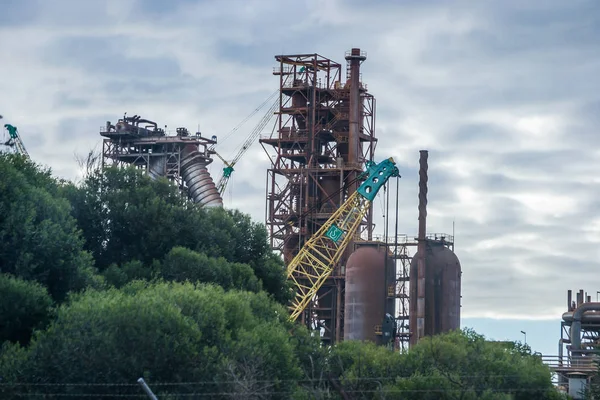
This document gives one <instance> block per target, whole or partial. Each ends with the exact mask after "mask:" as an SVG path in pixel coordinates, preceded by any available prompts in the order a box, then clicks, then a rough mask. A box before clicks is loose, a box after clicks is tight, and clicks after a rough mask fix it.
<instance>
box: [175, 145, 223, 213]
mask: <svg viewBox="0 0 600 400" xmlns="http://www.w3.org/2000/svg"><path fill="white" fill-rule="evenodd" d="M209 162H210V159H209V158H207V157H205V156H203V155H202V154H201V153H200V152H199V151H198V149H197V148H196V146H194V145H190V146H186V147H185V148H184V149H183V155H182V162H181V177H182V178H183V181H184V182H185V183H186V185H187V187H188V192H189V195H190V197H191V198H192V200H193V201H194V203H199V204H201V205H202V206H204V207H223V199H222V198H221V195H220V194H219V191H218V190H217V186H216V185H215V182H214V181H213V179H212V177H211V176H210V173H209V172H208V169H207V168H206V166H207V165H208V163H209Z"/></svg>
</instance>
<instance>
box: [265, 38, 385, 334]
mask: <svg viewBox="0 0 600 400" xmlns="http://www.w3.org/2000/svg"><path fill="white" fill-rule="evenodd" d="M275 60H276V61H277V62H278V63H279V65H278V66H277V67H275V68H274V70H273V74H274V75H276V76H278V77H279V88H280V91H279V110H278V112H277V113H276V114H277V119H278V121H277V134H276V135H275V134H274V135H272V136H271V137H264V138H261V139H260V142H261V145H262V146H263V148H264V149H265V151H266V152H267V154H268V155H269V156H270V157H271V163H272V165H271V168H269V169H268V171H267V193H266V226H267V229H268V230H269V236H270V240H271V246H272V248H273V249H275V250H279V251H281V252H282V254H283V257H284V260H285V262H286V265H287V264H289V263H290V261H291V260H292V259H293V258H294V256H295V255H296V254H297V253H298V251H299V250H300V249H301V248H302V246H303V245H304V244H305V243H306V241H307V240H308V239H309V238H310V237H311V236H312V235H313V234H314V233H315V232H317V231H318V230H319V228H320V227H321V226H322V225H323V224H324V223H325V222H326V221H327V220H328V219H329V217H331V215H332V214H333V213H335V212H336V210H337V209H338V208H339V207H340V205H341V204H343V202H344V201H345V200H346V199H348V197H349V196H350V195H351V194H352V193H354V192H355V191H356V189H357V188H358V186H359V185H360V183H361V182H362V180H363V179H364V177H363V176H361V172H362V171H363V170H364V166H365V164H366V162H367V161H373V154H374V151H375V145H376V139H375V98H374V97H373V96H372V95H370V94H369V93H368V92H367V87H366V85H364V84H363V83H362V82H361V75H360V65H361V63H362V62H363V61H364V60H366V54H365V53H364V52H361V51H360V49H352V50H351V51H349V52H347V53H346V61H347V66H346V76H345V80H344V81H342V73H343V69H342V65H341V64H339V63H336V62H334V61H332V60H330V59H328V58H325V57H322V56H320V55H318V54H297V55H281V56H276V57H275ZM371 214H372V213H371V209H370V208H369V210H368V211H367V213H366V214H365V216H364V217H363V218H362V220H361V221H360V226H359V232H360V236H361V237H364V238H365V239H371V236H372V230H373V224H372V215H371ZM351 248H353V246H351V245H349V246H348V249H351ZM349 252H350V250H348V251H347V252H346V253H345V254H344V255H343V256H342V257H341V259H340V261H339V262H338V263H337V264H336V265H335V266H334V270H333V273H332V274H331V275H330V276H329V277H328V278H327V279H326V281H325V282H324V283H323V285H322V286H321V288H320V289H319V290H318V292H317V294H316V296H315V298H314V299H313V301H311V302H310V304H309V305H308V307H307V308H306V309H305V311H304V312H303V313H302V314H301V315H300V316H299V319H300V320H302V321H303V322H304V323H305V324H307V325H308V326H309V327H311V328H313V329H318V330H320V331H321V334H322V339H323V341H324V342H325V343H333V342H336V341H339V340H341V339H343V336H344V334H343V329H344V327H343V320H344V318H343V310H344V304H343V301H344V293H343V292H344V285H345V264H346V260H347V259H348V256H349ZM299 279H302V278H301V277H299Z"/></svg>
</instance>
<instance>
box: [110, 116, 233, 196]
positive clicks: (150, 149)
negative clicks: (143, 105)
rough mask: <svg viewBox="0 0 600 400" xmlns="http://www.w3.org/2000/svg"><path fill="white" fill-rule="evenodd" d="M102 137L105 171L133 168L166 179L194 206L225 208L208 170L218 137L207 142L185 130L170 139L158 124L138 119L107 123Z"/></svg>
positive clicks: (198, 135) (127, 118)
mask: <svg viewBox="0 0 600 400" xmlns="http://www.w3.org/2000/svg"><path fill="white" fill-rule="evenodd" d="M140 124H145V125H144V126H141V125H140ZM100 135H101V136H103V137H104V139H103V141H102V168H106V167H111V166H112V167H124V166H133V167H135V168H137V169H141V170H143V171H145V172H146V173H147V174H148V175H149V176H150V177H151V178H153V179H157V178H159V177H165V178H167V179H168V180H169V181H171V182H173V183H174V184H175V185H177V187H178V188H179V189H180V190H181V191H182V192H183V193H184V194H185V195H187V196H188V197H189V198H190V199H191V200H192V201H194V202H195V203H198V204H200V205H203V206H205V207H220V206H222V205H223V200H222V198H221V196H220V194H219V193H218V191H217V189H216V185H215V183H214V181H213V179H212V177H211V176H210V174H209V172H208V169H207V166H208V165H209V164H210V163H211V162H212V155H213V154H215V152H214V146H215V145H216V143H217V138H216V136H213V137H212V138H211V139H208V138H205V137H203V136H202V135H201V134H200V132H197V133H195V134H190V132H189V131H188V130H187V129H186V128H183V127H182V128H177V129H176V131H175V134H174V135H173V134H171V135H167V134H166V133H165V131H164V129H162V128H158V126H157V124H156V123H155V122H153V121H149V120H145V119H141V118H140V117H139V116H137V115H135V116H133V117H127V116H126V115H125V116H124V117H123V118H122V119H119V121H118V122H117V123H116V124H114V125H113V124H112V123H111V122H110V121H107V123H106V125H105V126H103V127H101V128H100Z"/></svg>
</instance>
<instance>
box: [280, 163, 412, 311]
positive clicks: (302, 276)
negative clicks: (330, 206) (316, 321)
mask: <svg viewBox="0 0 600 400" xmlns="http://www.w3.org/2000/svg"><path fill="white" fill-rule="evenodd" d="M365 173H368V178H367V179H366V180H365V181H364V182H363V183H362V184H361V185H360V187H359V188H358V189H357V190H356V191H355V192H354V193H352V195H350V197H349V198H348V199H347V200H346V201H345V202H344V203H343V204H342V205H341V206H340V207H339V208H338V210H337V211H336V212H335V213H334V214H333V215H332V216H331V217H330V218H329V219H328V220H327V221H326V222H325V223H324V224H323V225H322V226H321V227H320V228H319V230H318V231H317V232H316V233H315V234H314V235H313V236H312V237H311V238H310V239H309V240H308V241H307V242H306V244H305V245H304V246H303V247H302V248H301V249H300V251H299V252H298V254H297V255H296V257H294V258H293V259H292V261H291V262H290V264H289V265H288V267H287V277H288V279H290V280H291V281H292V282H293V285H294V288H295V290H296V293H295V295H294V299H293V300H292V304H291V305H290V310H291V315H290V320H292V321H295V320H296V319H297V318H298V316H300V314H302V312H303V311H304V309H305V308H306V307H307V306H308V304H309V303H310V302H311V300H312V299H313V298H314V296H315V295H316V293H317V291H318V290H319V289H320V288H321V286H322V285H323V282H325V280H326V279H327V277H328V276H329V275H330V274H331V272H332V271H333V269H334V267H335V265H336V264H337V263H338V262H339V260H340V258H341V257H342V254H343V253H344V251H345V250H346V247H347V246H348V243H350V241H351V240H352V239H354V238H355V235H356V234H357V230H358V227H359V225H360V222H361V221H362V219H363V218H364V216H365V215H366V213H367V212H368V210H369V206H370V204H371V202H372V201H373V199H374V198H375V196H376V195H377V192H378V191H379V189H381V187H382V186H383V185H385V183H386V182H387V181H388V180H389V179H390V178H391V177H395V176H400V175H399V171H398V168H397V167H396V164H395V162H394V160H393V159H392V158H389V159H387V160H384V161H382V162H381V163H379V164H375V163H372V162H367V171H366V172H365Z"/></svg>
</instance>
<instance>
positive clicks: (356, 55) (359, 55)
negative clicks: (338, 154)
mask: <svg viewBox="0 0 600 400" xmlns="http://www.w3.org/2000/svg"><path fill="white" fill-rule="evenodd" d="M366 59H367V56H366V55H365V53H364V52H361V51H360V49H356V48H354V49H352V50H350V52H349V53H346V62H347V63H348V70H349V76H347V79H348V80H349V81H350V110H349V115H348V117H349V131H348V163H350V164H351V165H353V166H356V165H357V164H358V163H359V162H360V160H359V157H360V155H361V154H360V139H359V134H360V125H361V117H362V113H361V111H362V102H361V98H360V64H361V63H362V62H363V61H365V60H366ZM349 178H350V179H352V178H354V176H351V177H349ZM356 186H357V185H356V184H353V185H352V187H351V188H350V193H351V192H354V191H355V190H356ZM350 193H349V194H350Z"/></svg>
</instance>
